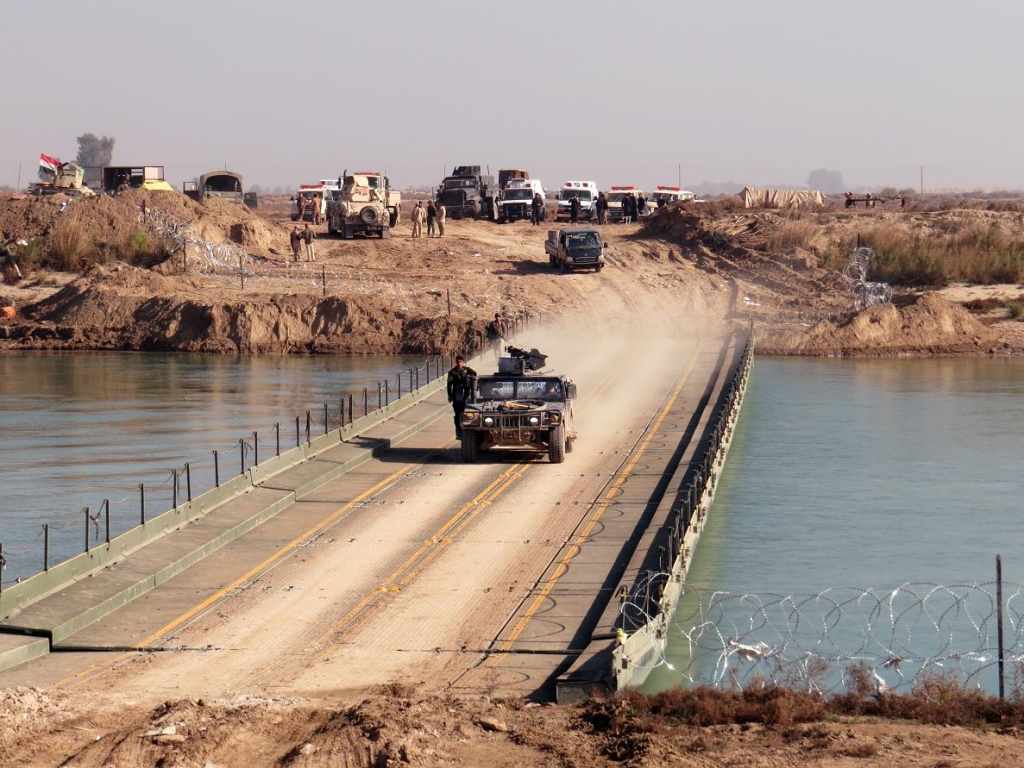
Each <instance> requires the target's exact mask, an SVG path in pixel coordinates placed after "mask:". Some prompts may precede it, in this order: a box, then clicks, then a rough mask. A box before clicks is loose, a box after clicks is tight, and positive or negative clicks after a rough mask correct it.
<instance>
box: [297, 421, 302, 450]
mask: <svg viewBox="0 0 1024 768" xmlns="http://www.w3.org/2000/svg"><path fill="white" fill-rule="evenodd" d="M299 418H300V417H299V416H296V417H295V447H296V448H298V447H299V446H300V445H302V440H301V439H300V437H299V435H300V432H299Z"/></svg>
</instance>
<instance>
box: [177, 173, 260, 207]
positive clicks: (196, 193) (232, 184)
mask: <svg viewBox="0 0 1024 768" xmlns="http://www.w3.org/2000/svg"><path fill="white" fill-rule="evenodd" d="M181 191H182V193H183V194H184V195H185V197H188V198H190V199H192V200H195V201H196V202H197V203H200V204H202V203H205V202H206V201H207V200H209V199H210V198H213V197H216V198H217V199H219V200H229V201H231V202H233V203H244V204H245V205H246V206H248V207H249V208H253V209H255V208H256V206H257V204H258V203H257V198H256V193H255V192H245V191H244V186H243V182H242V174H240V173H235V172H234V171H208V172H207V173H204V174H203V175H202V176H200V177H199V181H186V182H184V183H183V184H182V185H181Z"/></svg>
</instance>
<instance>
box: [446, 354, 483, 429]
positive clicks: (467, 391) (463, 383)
mask: <svg viewBox="0 0 1024 768" xmlns="http://www.w3.org/2000/svg"><path fill="white" fill-rule="evenodd" d="M470 378H476V371H474V370H473V369H472V368H470V367H469V366H467V365H466V358H464V357H463V356H462V355H458V356H457V357H456V358H455V367H454V368H452V369H451V370H450V371H448V402H449V403H451V404H452V410H453V411H454V412H455V437H457V438H461V437H462V412H463V411H465V410H466V401H467V400H468V399H469V396H470V395H471V394H472V391H473V383H472V382H471V381H470Z"/></svg>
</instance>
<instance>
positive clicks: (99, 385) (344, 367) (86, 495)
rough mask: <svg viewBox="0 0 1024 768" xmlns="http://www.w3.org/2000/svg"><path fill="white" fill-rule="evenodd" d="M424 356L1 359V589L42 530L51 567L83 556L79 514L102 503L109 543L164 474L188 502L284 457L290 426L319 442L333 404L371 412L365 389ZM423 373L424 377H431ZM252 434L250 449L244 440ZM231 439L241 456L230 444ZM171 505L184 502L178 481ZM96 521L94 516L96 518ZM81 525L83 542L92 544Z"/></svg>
mask: <svg viewBox="0 0 1024 768" xmlns="http://www.w3.org/2000/svg"><path fill="white" fill-rule="evenodd" d="M423 363H424V359H423V358H404V357H340V356H330V355H317V356H274V357H243V356H239V357H231V356H220V355H163V354H114V353H110V354H107V353H104V354H82V353H74V354H47V353H24V354H21V353H13V354H4V355H0V435H2V438H0V488H2V491H0V543H2V544H3V550H4V557H5V560H6V562H7V567H6V570H5V572H4V573H3V578H4V583H5V584H10V583H11V582H13V581H14V580H15V579H16V578H19V577H25V576H27V575H31V574H33V573H36V572H38V571H40V570H42V567H43V528H42V525H43V524H44V523H46V524H48V525H49V526H50V560H49V562H50V565H55V564H56V563H58V562H61V561H63V560H65V559H67V558H68V557H69V556H72V555H74V554H78V553H79V552H81V551H82V550H83V549H84V547H85V535H86V534H85V529H86V524H85V519H86V518H85V515H86V513H85V512H84V511H83V509H84V508H85V507H89V510H90V511H89V515H90V517H92V518H95V517H96V515H97V513H98V512H101V509H102V507H103V502H104V500H105V499H106V500H109V502H110V519H111V529H112V531H111V535H117V534H118V533H120V532H123V531H125V530H128V529H130V528H131V527H133V526H135V525H137V524H138V523H139V521H140V520H141V517H142V512H143V500H142V499H143V493H142V492H140V490H139V484H140V483H142V484H144V486H145V489H144V496H145V501H144V506H145V511H146V514H147V516H148V517H153V516H155V515H157V514H159V513H160V512H164V511H166V510H167V509H170V508H171V506H172V504H173V480H172V476H171V470H172V469H178V470H182V469H183V468H184V464H185V463H186V462H188V463H189V465H190V467H189V469H190V472H191V481H192V489H193V494H194V495H198V494H199V493H202V492H204V491H207V490H209V489H210V488H211V487H213V485H214V483H215V467H214V460H213V451H214V450H216V451H217V452H218V460H217V463H218V469H219V475H220V479H221V480H222V481H223V480H227V479H229V478H231V477H233V476H234V475H237V474H239V472H240V471H241V467H242V453H243V451H244V452H245V463H246V467H249V466H252V464H253V461H254V459H255V458H256V453H257V450H258V455H259V458H260V460H264V459H266V458H269V457H271V456H273V455H274V453H275V452H276V451H277V436H278V429H276V428H275V424H279V425H280V428H279V431H280V441H281V450H282V451H283V450H286V449H288V448H290V447H292V446H294V445H296V423H295V419H296V416H299V417H300V419H299V432H300V439H302V440H305V430H306V419H305V412H306V411H307V410H310V411H311V429H310V432H311V434H312V436H313V437H316V436H317V435H319V434H323V412H324V410H323V406H324V404H325V403H326V404H327V405H328V415H329V419H330V421H331V428H332V429H333V428H336V427H337V426H338V421H337V420H338V418H339V409H340V400H341V398H342V397H343V396H346V395H353V396H356V400H355V403H354V405H355V414H354V415H355V416H356V418H358V417H359V416H361V415H362V412H363V388H364V387H369V388H370V394H369V408H370V409H373V408H375V407H376V405H377V400H378V396H377V382H378V381H383V380H388V382H389V384H388V385H389V389H390V391H391V393H392V399H393V398H394V395H395V392H396V389H397V382H396V378H395V377H396V374H397V373H398V372H399V371H402V372H404V375H403V383H402V387H403V390H402V391H403V392H408V382H409V377H408V370H409V369H410V368H413V367H417V366H418V367H419V368H420V376H421V377H422V378H423V382H421V383H425V373H426V372H425V369H424V368H423ZM431 375H436V372H435V370H434V368H433V366H432V368H431ZM253 432H255V433H256V439H255V440H253ZM239 440H244V441H245V443H244V445H240V444H239ZM179 489H180V490H179V497H178V498H179V503H180V501H181V500H184V494H185V493H186V492H187V488H186V481H185V480H181V481H179ZM103 511H104V512H105V510H103ZM103 518H104V515H103V514H101V515H100V519H98V520H95V519H94V520H93V521H92V522H91V523H90V525H89V528H90V529H91V530H90V534H89V535H90V540H91V542H92V543H95V542H97V541H100V540H102V538H103V537H105V535H106V532H105V522H106V521H105V519H103Z"/></svg>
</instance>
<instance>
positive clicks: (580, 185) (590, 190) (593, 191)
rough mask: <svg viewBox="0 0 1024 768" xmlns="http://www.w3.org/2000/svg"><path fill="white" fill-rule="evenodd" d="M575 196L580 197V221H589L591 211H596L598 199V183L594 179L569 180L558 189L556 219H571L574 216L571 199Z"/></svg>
mask: <svg viewBox="0 0 1024 768" xmlns="http://www.w3.org/2000/svg"><path fill="white" fill-rule="evenodd" d="M574 197H578V198H579V199H580V221H589V220H590V214H591V212H596V211H594V203H595V202H596V201H597V184H596V183H595V182H593V181H567V182H565V184H563V185H562V188H561V189H560V190H558V207H557V208H556V210H555V220H556V221H569V220H570V219H571V218H572V216H571V213H570V201H571V200H572V199H573V198H574Z"/></svg>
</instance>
